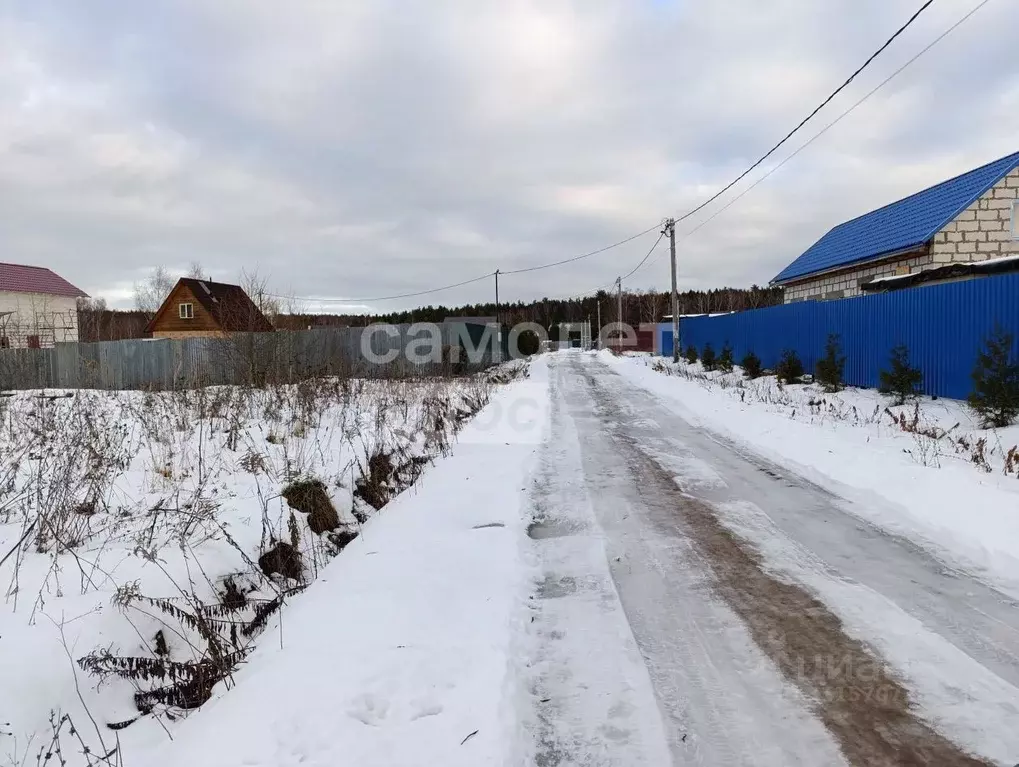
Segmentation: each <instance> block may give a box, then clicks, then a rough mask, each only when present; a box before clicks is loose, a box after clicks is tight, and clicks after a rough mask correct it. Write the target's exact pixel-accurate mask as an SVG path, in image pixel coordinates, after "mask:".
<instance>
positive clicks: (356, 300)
mask: <svg viewBox="0 0 1019 767" xmlns="http://www.w3.org/2000/svg"><path fill="white" fill-rule="evenodd" d="M494 276H495V272H489V273H488V274H482V275H481V276H479V277H474V278H472V279H470V280H464V281H463V282H454V283H453V284H452V285H443V286H442V287H440V288H431V289H430V290H420V291H418V292H416V293H401V294H400V295H396V296H376V297H374V298H310V297H307V296H300V297H297V298H296V300H298V301H308V302H311V303H325V304H327V303H343V304H357V303H367V302H369V301H390V300H394V299H397V298H415V297H417V296H427V295H429V294H431V293H439V292H441V291H443V290H451V289H453V288H459V287H461V286H462V285H470V284H472V283H475V282H481V281H482V280H487V279H489V278H490V277H494ZM269 295H272V297H273V298H282V299H288V298H291V296H278V295H273V294H269Z"/></svg>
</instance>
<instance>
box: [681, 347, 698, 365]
mask: <svg viewBox="0 0 1019 767" xmlns="http://www.w3.org/2000/svg"><path fill="white" fill-rule="evenodd" d="M683 358H684V359H685V360H686V361H687V362H689V363H690V364H691V365H692V364H694V363H695V362H696V361H697V347H696V346H694V345H693V344H690V345H689V346H688V347H686V353H685V354H684V355H683Z"/></svg>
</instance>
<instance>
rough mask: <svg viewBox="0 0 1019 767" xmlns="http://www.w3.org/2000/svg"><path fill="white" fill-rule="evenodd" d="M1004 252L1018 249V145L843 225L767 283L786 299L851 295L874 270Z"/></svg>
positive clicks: (883, 273) (884, 272)
mask: <svg viewBox="0 0 1019 767" xmlns="http://www.w3.org/2000/svg"><path fill="white" fill-rule="evenodd" d="M1006 256H1019V152H1017V153H1016V154H1012V155H1009V156H1008V157H1003V158H1002V159H1000V160H997V161H995V162H992V163H989V164H988V165H984V166H982V167H980V168H976V169H975V170H972V171H969V172H968V173H964V174H963V175H961V176H958V177H956V178H953V179H949V180H948V181H944V182H942V183H940V184H937V185H936V186H932V187H931V188H930V189H925V190H923V191H922V192H918V193H916V194H914V195H911V196H909V197H906V198H905V199H902V200H899V201H898V202H894V203H892V204H890V205H886V206H885V207H883V208H879V209H877V210H875V211H871V212H870V213H867V214H865V215H863V216H860V217H859V218H856V219H853V220H852V221H848V222H846V223H844V224H840V225H839V226H837V227H835V228H834V229H832V230H831V231H830V232H828V233H827V234H826V235H825V236H824V237H822V238H821V239H820V240H818V241H817V242H816V243H814V245H812V246H811V247H810V248H809V249H808V250H807V251H806V252H805V253H804V254H803V255H801V256H800V257H799V258H797V259H796V260H795V261H794V262H793V263H791V264H790V265H789V266H787V267H786V268H785V269H784V270H783V271H782V272H781V273H780V274H779V275H778V276H777V277H775V279H774V280H772V284H773V285H781V286H782V287H783V288H784V289H785V302H786V303H790V302H793V301H802V300H826V299H834V298H850V297H852V296H858V295H861V293H863V292H864V290H865V288H864V287H863V286H864V285H866V284H867V283H869V282H871V281H873V280H874V279H875V278H878V277H884V278H887V277H894V276H901V275H908V274H917V273H919V272H923V271H927V270H931V269H938V268H939V267H944V266H948V265H950V264H957V263H974V262H980V261H987V260H989V259H999V258H1002V257H1006ZM928 276H930V277H933V276H935V275H933V274H932V275H924V277H923V278H921V279H926V278H927V277H928ZM871 287H874V286H873V285H872V286H871Z"/></svg>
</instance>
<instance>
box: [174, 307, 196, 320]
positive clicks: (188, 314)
mask: <svg viewBox="0 0 1019 767" xmlns="http://www.w3.org/2000/svg"><path fill="white" fill-rule="evenodd" d="M177 310H178V313H179V314H180V318H181V319H182V320H193V319H194V318H195V305H194V304H180V305H179V306H178V307H177Z"/></svg>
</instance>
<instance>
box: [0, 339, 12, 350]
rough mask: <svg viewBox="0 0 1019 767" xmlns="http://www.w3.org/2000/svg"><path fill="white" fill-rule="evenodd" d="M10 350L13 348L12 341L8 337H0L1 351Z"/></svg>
mask: <svg viewBox="0 0 1019 767" xmlns="http://www.w3.org/2000/svg"><path fill="white" fill-rule="evenodd" d="M10 348H11V339H9V338H8V337H7V336H0V349H10Z"/></svg>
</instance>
